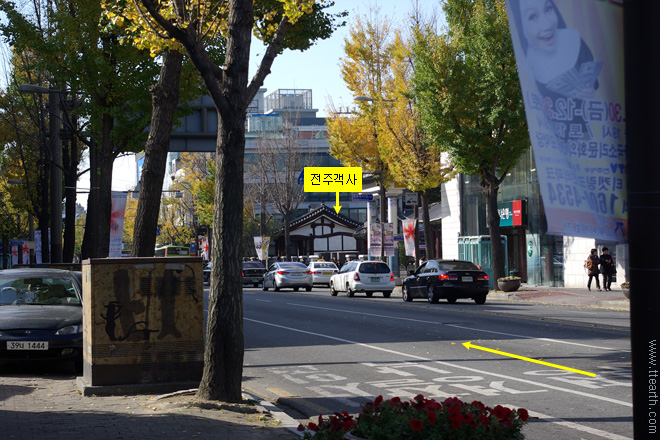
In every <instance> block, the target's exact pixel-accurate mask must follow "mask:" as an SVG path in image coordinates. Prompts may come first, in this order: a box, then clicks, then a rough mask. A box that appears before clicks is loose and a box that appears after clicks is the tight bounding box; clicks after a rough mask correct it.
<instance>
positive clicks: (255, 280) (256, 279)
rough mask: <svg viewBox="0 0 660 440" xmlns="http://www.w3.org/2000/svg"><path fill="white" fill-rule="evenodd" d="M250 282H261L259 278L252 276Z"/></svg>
mask: <svg viewBox="0 0 660 440" xmlns="http://www.w3.org/2000/svg"><path fill="white" fill-rule="evenodd" d="M252 282H253V283H259V282H261V280H260V279H259V278H252Z"/></svg>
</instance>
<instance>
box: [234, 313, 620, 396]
mask: <svg viewBox="0 0 660 440" xmlns="http://www.w3.org/2000/svg"><path fill="white" fill-rule="evenodd" d="M243 319H244V320H246V321H250V322H255V323H257V324H263V325H268V326H271V327H277V328H281V329H284V330H289V331H292V332H297V333H304V334H307V335H312V336H318V337H320V338H326V339H331V340H334V341H339V342H344V343H347V344H352V345H358V346H361V347H365V348H370V349H372V350H377V351H382V352H385V353H390V354H394V355H397V356H401V357H408V358H411V359H417V360H420V361H425V362H434V363H436V364H438V365H446V366H449V367H452V368H457V369H460V370H465V371H471V372H474V373H479V374H485V375H489V376H495V377H499V378H501V379H506V380H510V381H516V382H522V383H526V384H530V385H534V386H541V387H545V388H549V389H551V390H555V391H561V392H564V393H570V394H575V395H578V396H582V397H587V398H590V399H594V400H602V401H604V402H609V403H613V404H616V405H621V406H625V407H630V408H632V403H629V402H624V401H622V400H616V399H612V398H609V397H605V396H598V395H596V394H590V393H585V392H582V391H577V390H572V389H568V388H562V387H558V386H554V385H549V384H544V383H541V382H534V381H532V380H528V379H521V378H518V377H514V376H511V375H509V376H506V375H503V374H497V373H493V372H490V371H484V370H478V369H476V368H471V367H465V366H461V365H456V364H452V363H450V362H444V361H437V360H434V359H431V358H425V357H422V356H417V355H414V354H408V353H403V352H400V351H396V350H391V349H389V348H383V347H377V346H375V345H370V344H365V343H363V342H357V341H351V340H349V339H344V338H338V337H336V336H330V335H324V334H322V333H316V332H310V331H307V330H300V329H296V328H292V327H287V326H283V325H279V324H273V323H271V322H264V321H259V320H256V319H251V318H243Z"/></svg>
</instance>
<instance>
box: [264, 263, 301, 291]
mask: <svg viewBox="0 0 660 440" xmlns="http://www.w3.org/2000/svg"><path fill="white" fill-rule="evenodd" d="M312 283H313V281H312V274H311V273H309V270H307V266H305V265H304V264H302V263H290V262H278V263H273V264H272V265H271V266H270V267H269V268H268V272H266V274H265V275H264V284H263V290H268V289H269V288H271V287H272V288H273V290H274V291H276V292H277V291H279V290H280V289H282V288H284V287H291V288H293V290H295V291H296V292H297V291H298V289H300V288H301V287H304V288H305V290H306V291H308V292H309V291H311V290H312V285H313V284H312Z"/></svg>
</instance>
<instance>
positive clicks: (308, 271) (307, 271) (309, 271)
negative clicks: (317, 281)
mask: <svg viewBox="0 0 660 440" xmlns="http://www.w3.org/2000/svg"><path fill="white" fill-rule="evenodd" d="M305 273H316V272H312V271H311V270H306V271H305Z"/></svg>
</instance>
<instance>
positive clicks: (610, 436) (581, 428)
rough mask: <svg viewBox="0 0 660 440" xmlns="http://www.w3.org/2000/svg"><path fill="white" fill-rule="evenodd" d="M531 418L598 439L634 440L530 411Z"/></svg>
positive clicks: (511, 406)
mask: <svg viewBox="0 0 660 440" xmlns="http://www.w3.org/2000/svg"><path fill="white" fill-rule="evenodd" d="M502 406H506V407H509V408H516V406H515V405H502ZM528 413H529V415H530V416H531V417H538V419H539V420H541V421H543V422H550V423H556V424H557V425H561V426H564V427H566V428H570V429H575V430H576V431H582V432H586V433H589V434H593V435H597V436H598V437H602V438H606V439H609V440H632V439H631V438H630V437H624V436H622V435H618V434H613V433H611V432H607V431H602V430H600V429H596V428H591V427H590V426H585V425H580V424H578V423H575V422H569V421H568V420H564V419H559V418H557V417H552V416H548V415H545V414H541V413H539V412H536V411H528Z"/></svg>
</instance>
